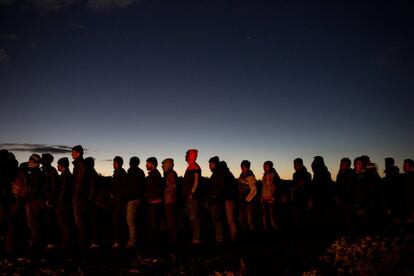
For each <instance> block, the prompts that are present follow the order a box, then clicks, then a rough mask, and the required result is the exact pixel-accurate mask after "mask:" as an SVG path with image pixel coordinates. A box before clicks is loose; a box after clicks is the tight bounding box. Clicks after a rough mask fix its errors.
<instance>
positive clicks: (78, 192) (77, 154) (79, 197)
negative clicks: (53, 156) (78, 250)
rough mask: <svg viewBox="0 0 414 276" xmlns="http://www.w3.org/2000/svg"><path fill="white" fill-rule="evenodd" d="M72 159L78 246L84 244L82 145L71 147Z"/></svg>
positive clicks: (84, 192)
mask: <svg viewBox="0 0 414 276" xmlns="http://www.w3.org/2000/svg"><path fill="white" fill-rule="evenodd" d="M72 159H73V162H72V163H73V214H74V218H75V224H76V227H77V229H78V240H79V247H84V246H85V245H86V235H87V234H86V211H87V210H86V205H87V188H86V185H85V163H84V160H83V147H82V146H81V145H77V146H74V147H73V148H72Z"/></svg>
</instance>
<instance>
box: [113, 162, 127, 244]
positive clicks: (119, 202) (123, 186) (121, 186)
mask: <svg viewBox="0 0 414 276" xmlns="http://www.w3.org/2000/svg"><path fill="white" fill-rule="evenodd" d="M123 164H124V160H123V159H122V157H120V156H115V158H114V161H113V167H114V173H113V175H112V188H111V191H112V194H111V195H112V223H113V227H114V242H113V244H112V248H114V249H116V248H119V247H120V244H121V242H122V232H123V231H122V230H123V229H124V226H125V219H124V211H125V206H126V198H127V196H128V195H127V193H128V175H127V173H126V171H125V170H124V168H122V166H123Z"/></svg>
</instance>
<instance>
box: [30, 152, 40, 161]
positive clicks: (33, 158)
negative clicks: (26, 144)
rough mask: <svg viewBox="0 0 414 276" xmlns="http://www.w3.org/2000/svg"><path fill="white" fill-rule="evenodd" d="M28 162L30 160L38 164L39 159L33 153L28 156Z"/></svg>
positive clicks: (38, 156)
mask: <svg viewBox="0 0 414 276" xmlns="http://www.w3.org/2000/svg"><path fill="white" fill-rule="evenodd" d="M29 160H31V161H33V162H35V163H40V160H41V158H40V155H39V154H36V153H34V154H32V155H31V156H30V158H29Z"/></svg>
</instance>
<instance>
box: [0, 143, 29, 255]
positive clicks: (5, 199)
mask: <svg viewBox="0 0 414 276" xmlns="http://www.w3.org/2000/svg"><path fill="white" fill-rule="evenodd" d="M0 160H1V161H0V162H1V165H0V170H1V173H0V177H1V181H0V189H1V190H0V192H1V195H0V199H1V200H0V209H1V214H0V216H1V218H0V226H1V235H2V236H4V252H5V253H6V254H12V253H14V252H16V251H17V250H18V248H17V247H19V244H17V243H18V241H22V240H23V238H22V237H21V236H22V233H21V231H20V232H19V231H18V228H19V222H21V221H24V219H23V218H24V203H23V200H24V199H23V198H22V197H20V196H19V195H18V194H15V192H17V190H15V191H13V189H12V182H13V181H15V180H16V179H17V175H18V173H19V171H21V169H19V163H18V162H17V160H16V157H15V156H14V154H13V153H11V152H8V151H7V150H1V151H0ZM21 174H23V172H21Z"/></svg>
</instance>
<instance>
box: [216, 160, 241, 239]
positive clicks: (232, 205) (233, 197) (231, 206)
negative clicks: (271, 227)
mask: <svg viewBox="0 0 414 276" xmlns="http://www.w3.org/2000/svg"><path fill="white" fill-rule="evenodd" d="M219 166H220V168H221V170H222V171H223V176H224V190H223V197H224V205H225V210H226V221H227V226H228V227H229V230H230V237H231V240H232V241H233V242H235V241H236V240H237V223H236V205H237V201H238V198H239V184H238V182H237V180H236V179H235V178H234V175H233V174H232V173H231V171H230V170H229V168H228V166H227V163H226V162H225V161H220V163H219Z"/></svg>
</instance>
